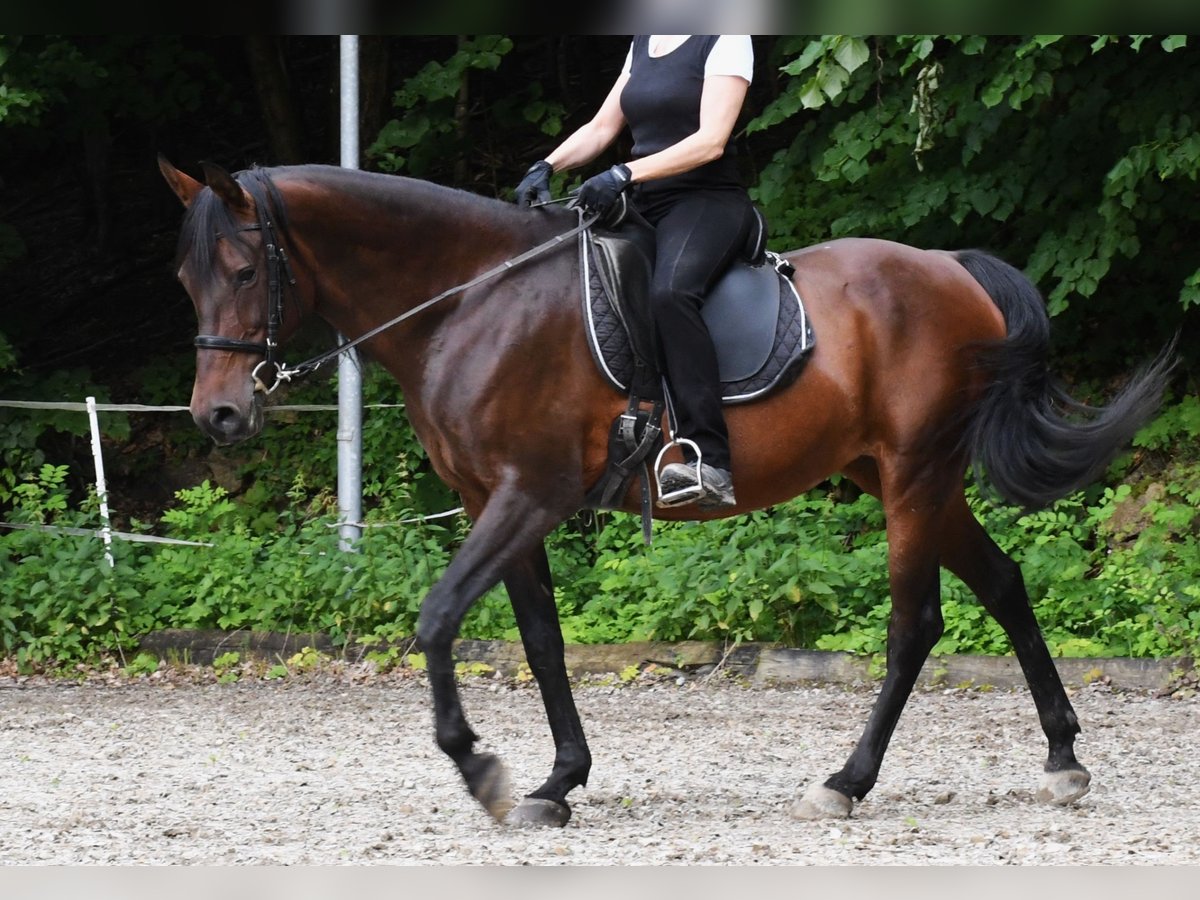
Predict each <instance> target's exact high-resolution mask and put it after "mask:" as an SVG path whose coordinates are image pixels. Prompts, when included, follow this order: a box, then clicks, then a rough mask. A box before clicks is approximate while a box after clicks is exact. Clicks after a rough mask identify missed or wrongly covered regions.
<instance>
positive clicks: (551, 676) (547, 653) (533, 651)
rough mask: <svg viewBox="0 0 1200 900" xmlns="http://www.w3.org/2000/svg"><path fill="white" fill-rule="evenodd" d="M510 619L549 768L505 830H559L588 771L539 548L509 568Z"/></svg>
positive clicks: (547, 571) (589, 764)
mask: <svg viewBox="0 0 1200 900" xmlns="http://www.w3.org/2000/svg"><path fill="white" fill-rule="evenodd" d="M504 586H505V587H506V588H507V589H508V596H509V599H510V600H511V601H512V606H513V612H514V613H515V614H516V618H517V627H518V628H519V629H520V631H521V642H522V643H523V645H524V647H525V658H526V660H527V661H528V662H529V668H530V670H531V671H532V672H533V675H534V678H536V679H537V683H538V688H539V689H540V690H541V693H542V702H543V703H544V704H545V706H546V717H547V719H548V720H549V722H550V733H551V734H552V735H553V737H554V751H555V753H554V768H553V769H552V770H551V772H550V777H549V778H548V779H547V780H546V783H545V784H543V785H542V786H541V787H540V788H538V789H537V790H536V791H534V792H533V793H531V794H529V795H528V796H527V797H526V798H525V799H524V800H522V801H521V802H520V804H519V805H518V806H517V807H516V809H514V810H513V811H512V812H511V813H510V814H509V816H508V822H509V824H516V825H552V826H558V827H561V826H563V825H566V824H567V821H568V820H569V819H570V818H571V807H570V806H569V805H568V804H567V794H568V793H569V792H570V791H571V790H573V789H574V788H576V787H580V786H583V785H586V784H587V779H588V772H589V771H590V770H591V767H592V755H591V753H590V751H589V750H588V746H587V739H586V738H585V737H584V734H583V725H582V723H581V722H580V721H579V712H578V710H576V708H575V698H574V697H573V696H572V694H571V683H570V681H569V679H568V678H567V666H566V662H565V660H564V658H563V651H564V647H563V636H562V626H561V625H560V624H559V621H558V608H557V607H556V606H555V603H554V587H553V584H552V582H551V578H550V564H549V562H548V561H547V559H546V550H545V546H544V545H539V546H538V547H537V549H536V550H534V551H533V552H532V553H530V554H529V556H528V557H527V558H526V559H525V560H523V561H522V562H520V563H518V564H517V565H515V566H513V568H512V569H510V570H509V571H508V573H507V574H505V576H504Z"/></svg>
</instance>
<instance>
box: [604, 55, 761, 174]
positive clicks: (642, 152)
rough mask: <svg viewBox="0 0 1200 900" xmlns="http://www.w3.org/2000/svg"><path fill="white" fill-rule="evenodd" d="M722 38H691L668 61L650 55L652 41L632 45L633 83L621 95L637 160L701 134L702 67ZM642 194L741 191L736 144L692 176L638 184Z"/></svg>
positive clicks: (668, 56)
mask: <svg viewBox="0 0 1200 900" xmlns="http://www.w3.org/2000/svg"><path fill="white" fill-rule="evenodd" d="M718 37H720V35H716V34H693V35H691V36H690V37H689V38H688V39H687V40H686V41H684V42H683V43H682V44H680V45H679V46H678V47H676V48H675V49H674V50H672V51H671V52H670V53H668V54H666V55H665V56H657V57H653V56H651V55H650V36H649V35H647V34H639V35H637V36H636V37H634V39H633V54H632V61H631V64H630V70H629V81H628V82H627V83H626V85H625V89H624V90H623V91H622V92H621V112H622V113H623V114H624V116H625V121H626V122H628V123H629V131H630V133H631V134H632V135H633V158H634V159H640V158H641V157H643V156H649V155H650V154H651V153H657V152H658V151H659V150H663V149H665V148H667V147H670V146H671V145H672V144H677V143H679V141H681V140H683V139H684V138H685V137H687V136H688V135H690V134H694V133H695V132H696V131H697V130H698V129H699V128H700V95H701V93H702V92H703V90H704V63H705V61H706V60H707V59H708V54H709V53H710V52H711V51H712V48H713V45H714V44H715V43H716V42H717V38H718ZM637 187H638V189H639V191H640V192H641V193H643V194H647V195H649V194H660V193H664V192H673V191H677V190H697V189H701V190H703V189H709V190H712V189H717V190H720V189H733V190H742V189H743V188H742V183H741V179H740V177H739V174H738V166H737V162H736V160H735V159H734V148H733V145H732V141H731V142H730V143H729V144H728V145H726V147H725V154H724V155H723V156H722V157H721V158H720V159H715V160H713V161H712V162H709V163H705V164H704V165H702V166H700V167H699V168H696V169H692V170H691V171H690V172H681V173H680V174H678V175H671V176H668V177H667V178H656V179H654V180H652V181H644V182H641V183H640V184H638V186H637Z"/></svg>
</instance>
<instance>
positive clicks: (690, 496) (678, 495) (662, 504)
mask: <svg viewBox="0 0 1200 900" xmlns="http://www.w3.org/2000/svg"><path fill="white" fill-rule="evenodd" d="M684 444H686V445H687V446H689V447H691V448H692V452H694V453H695V454H696V462H695V463H684V464H685V465H693V466H694V467H695V469H696V483H695V484H694V485H688V486H687V487H683V488H680V489H679V490H676V491H671V493H669V494H664V493H663V486H662V462H663V456H665V455H666V452H667V451H668V450H670V449H671V448H672V447H675V446H683V445H684ZM702 461H703V456H702V455H701V453H700V448H699V447H698V446H697V445H696V442H695V441H692V440H689V439H688V438H677V437H674V436H672V438H671V440H670V441H668V442H667V443H665V444H663V448H662V449H661V450H659V451H658V456H657V457H655V459H654V484H655V487H656V488H657V489H658V503H657V504H656V505H657V506H658V507H659V508H661V509H669V508H671V507H673V506H686V505H687V504H689V503H695V502H696V501H697V500H699V499H700V498H701V497H703V496H704V495H705V493H706V491H705V489H704V475H703V473H702V470H701V468H700V463H701V462H702Z"/></svg>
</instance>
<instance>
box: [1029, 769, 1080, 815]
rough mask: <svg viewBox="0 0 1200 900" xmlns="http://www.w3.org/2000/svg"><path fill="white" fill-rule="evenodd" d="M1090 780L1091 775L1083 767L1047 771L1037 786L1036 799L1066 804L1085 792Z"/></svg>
mask: <svg viewBox="0 0 1200 900" xmlns="http://www.w3.org/2000/svg"><path fill="white" fill-rule="evenodd" d="M1091 781H1092V776H1091V775H1089V774H1088V770H1087V769H1084V768H1079V769H1063V770H1062V771H1059V772H1047V773H1045V774H1044V775H1043V776H1042V783H1041V784H1040V785H1039V786H1038V792H1037V794H1036V797H1037V801H1038V802H1039V803H1053V804H1055V805H1056V806H1066V805H1068V804H1070V803H1074V802H1075V801H1076V800H1078V799H1079V798H1080V797H1082V796H1083V795H1084V794H1086V793H1087V792H1088V791H1089V790H1090V789H1091Z"/></svg>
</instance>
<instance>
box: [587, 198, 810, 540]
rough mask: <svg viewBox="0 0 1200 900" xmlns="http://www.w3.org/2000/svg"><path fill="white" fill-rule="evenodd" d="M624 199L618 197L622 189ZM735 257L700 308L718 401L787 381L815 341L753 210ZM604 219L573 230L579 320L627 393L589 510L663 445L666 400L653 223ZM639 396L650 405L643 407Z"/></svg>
mask: <svg viewBox="0 0 1200 900" xmlns="http://www.w3.org/2000/svg"><path fill="white" fill-rule="evenodd" d="M622 199H624V197H623V196H622ZM755 214H756V220H757V222H756V227H755V228H754V229H752V230H751V235H750V238H749V240H748V243H747V246H746V247H745V248H744V250H743V252H742V254H741V258H740V259H738V260H737V261H735V262H734V263H733V264H732V265H731V266H730V268H729V270H728V271H727V272H726V273H725V275H723V276H722V278H721V280H720V281H718V283H717V284H716V286H715V287H714V288H713V289H712V291H710V292H709V294H708V296H707V297H706V298H705V302H704V306H703V307H702V309H701V316H702V317H703V319H704V322H705V324H706V325H707V326H708V330H709V333H710V334H711V335H712V338H713V344H714V346H715V348H716V353H717V364H718V369H719V372H720V381H721V395H722V398H723V401H724V403H725V404H727V405H728V404H736V403H749V402H751V401H753V400H757V399H761V398H762V397H765V396H767V395H768V394H770V393H771V392H772V391H774V390H777V389H779V388H781V387H784V386H786V385H787V384H790V383H791V382H792V381H793V380H794V379H795V378H796V377H797V376H798V375H799V373H800V370H801V368H802V363H803V362H804V360H805V359H806V358H807V356H808V353H809V351H810V350H811V349H812V346H813V340H814V336H813V331H812V325H811V323H810V322H809V320H808V316H807V314H806V312H805V309H804V302H803V300H802V299H801V298H800V295H799V294H798V293H797V292H796V289H795V286H794V285H793V284H792V280H791V276H792V274H794V272H795V270H794V269H793V268H792V266H791V264H789V263H788V262H787V261H786V260H784V259H783V258H782V257H780V256H778V255H777V254H775V253H772V252H771V251H769V250H767V248H766V222H765V220H764V219H763V216H762V213H761V212H759V211H758V210H757V209H755ZM613 219H614V217H610V222H609V223H608V224H606V225H605V226H604V227H599V228H596V227H594V228H592V229H589V230H588V231H586V232H584V233H583V234H581V235H580V269H581V272H582V280H583V290H582V291H581V293H582V295H583V305H584V309H583V314H584V315H583V318H584V323H585V330H586V332H587V343H588V347H589V349H590V350H591V354H592V358H593V360H594V361H595V363H596V366H597V368H598V369H599V371H600V373H601V374H602V375H603V376H604V378H605V380H607V381H608V382H609V384H611V385H612V386H613V387H614V388H615V389H617V390H619V391H621V392H623V393H627V394H628V396H629V403H628V405H627V407H626V411H625V412H624V413H623V414H621V415H620V416H618V417H617V418H616V420H615V421H614V422H613V425H612V429H611V431H610V434H609V461H608V468H607V470H606V472H605V474H604V475H603V476H602V477H601V478H600V480H599V482H597V484H596V485H595V486H594V487H593V488H592V489H591V491H589V492H588V495H587V497H586V498H585V503H586V505H587V506H588V507H589V508H592V509H611V508H614V507H615V506H617V505H619V503H620V500H621V498H622V497H623V496H624V494H625V492H626V491H627V489H628V486H629V482H630V480H631V479H633V478H634V477H640V476H641V472H640V469H648V459H649V457H650V454H651V453H654V452H656V451H657V450H658V449H659V448H660V447H661V445H662V439H663V435H662V428H661V425H660V423H661V421H662V416H663V411H664V408H665V406H666V405H667V404H669V397H668V396H667V389H666V383H665V380H664V378H663V375H662V371H661V366H660V362H659V354H658V349H657V338H656V336H655V333H654V323H653V319H652V316H651V312H650V304H649V291H650V279H651V274H652V272H653V267H654V246H655V242H654V229H653V226H651V225H650V224H649V223H648V222H646V221H645V219H643V218H642V217H641V216H639V215H638V214H637V213H636V212H635V211H634V210H633V209H632V208H629V207H628V206H624V205H623V206H622V207H621V208H619V209H618V216H616V217H615V220H613ZM643 403H650V404H651V406H650V408H649V409H646V408H644V406H643ZM645 475H646V477H645V478H643V479H642V526H643V534H644V536H645V538H646V542H647V543H649V534H650V493H649V477H650V473H649V471H646V472H645Z"/></svg>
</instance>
